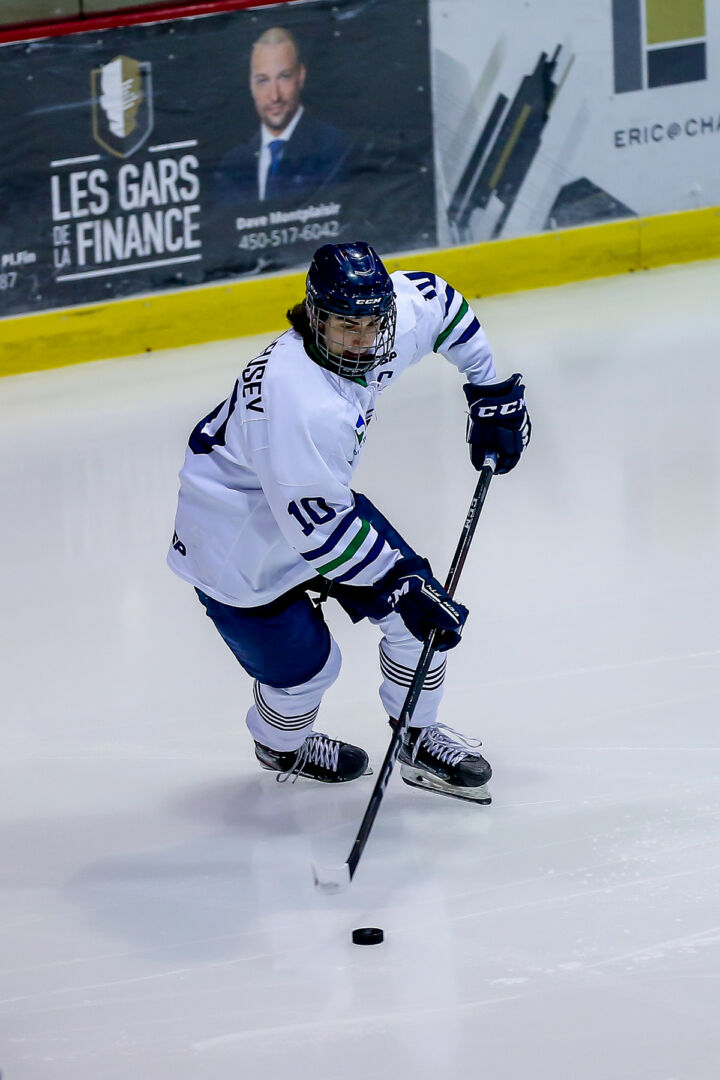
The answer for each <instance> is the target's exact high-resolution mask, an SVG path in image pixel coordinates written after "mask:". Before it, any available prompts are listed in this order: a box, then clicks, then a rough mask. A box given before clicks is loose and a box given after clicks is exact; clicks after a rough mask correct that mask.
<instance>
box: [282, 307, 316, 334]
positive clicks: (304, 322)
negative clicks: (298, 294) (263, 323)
mask: <svg viewBox="0 0 720 1080" xmlns="http://www.w3.org/2000/svg"><path fill="white" fill-rule="evenodd" d="M286 315H287V321H288V322H289V323H290V325H291V326H292V328H293V330H297V332H298V334H299V335H300V337H301V338H302V339H303V341H310V340H311V338H312V331H311V330H310V319H309V318H308V313H307V307H306V305H305V301H304V300H301V301H300V303H299V304H296V305H295V307H291V308H290V310H289V311H287V312H286Z"/></svg>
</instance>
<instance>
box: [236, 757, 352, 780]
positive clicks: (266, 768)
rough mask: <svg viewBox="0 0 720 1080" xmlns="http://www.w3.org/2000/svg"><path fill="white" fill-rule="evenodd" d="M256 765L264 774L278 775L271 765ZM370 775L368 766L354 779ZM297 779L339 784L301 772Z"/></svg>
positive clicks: (259, 763)
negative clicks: (272, 773)
mask: <svg viewBox="0 0 720 1080" xmlns="http://www.w3.org/2000/svg"><path fill="white" fill-rule="evenodd" d="M258 765H259V766H260V768H261V769H264V770H265V772H274V773H275V774H276V775H279V774H278V771H277V769H273V767H272V765H265V764H264V763H263V762H262V761H258ZM372 775H373V771H372V769H371V768H370V766H369V765H368V767H367V769H366V770H365V772H364V773H361V774H360V776H356V777H355V779H356V780H360V779H362V777H363V776H372ZM298 779H299V780H313V781H314V782H315V783H316V784H336V783H338V782H339V781H337V780H319V779H318V777H317V776H306V774H305V773H302V772H300V773H298ZM344 783H346V784H350V783H352V781H351V780H345V781H344Z"/></svg>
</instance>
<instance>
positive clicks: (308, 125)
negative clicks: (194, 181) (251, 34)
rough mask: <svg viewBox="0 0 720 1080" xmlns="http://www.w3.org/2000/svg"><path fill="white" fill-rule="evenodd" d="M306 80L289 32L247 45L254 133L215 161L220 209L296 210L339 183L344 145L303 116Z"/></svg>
mask: <svg viewBox="0 0 720 1080" xmlns="http://www.w3.org/2000/svg"><path fill="white" fill-rule="evenodd" d="M306 76H307V69H306V66H305V64H304V63H303V62H302V59H301V56H300V50H299V47H298V43H297V41H296V39H295V36H294V35H293V34H292V33H291V31H289V30H286V29H284V28H283V27H280V26H275V27H272V28H271V29H269V30H266V31H265V32H264V33H263V34H261V35H260V37H259V38H258V39H257V40H256V41H255V43H254V44H253V47H252V52H251V56H250V93H251V95H252V99H253V103H254V106H255V112H256V113H257V117H258V120H259V128H258V130H257V132H256V133H255V134H254V135H253V136H252V137H251V138H250V139H249V140H248V141H247V142H245V143H244V144H241V145H240V146H237V147H234V148H233V149H232V150H230V151H229V152H228V153H227V154H226V155H225V156H224V157H223V158H222V160H221V161H220V164H219V167H218V169H217V173H216V191H217V195H218V199H219V201H220V202H221V203H222V204H223V205H235V206H237V205H239V204H241V203H247V202H248V201H257V202H260V203H276V202H279V203H282V204H283V205H299V204H301V203H304V202H308V201H309V200H312V199H316V198H322V197H323V189H326V188H330V187H333V186H335V185H337V184H339V183H341V182H342V181H343V179H344V178H345V173H346V168H347V164H348V154H349V150H350V143H349V140H348V138H347V137H346V136H345V135H344V133H343V132H342V131H340V129H339V128H336V127H335V126H334V125H332V124H329V123H327V122H325V121H323V120H320V119H318V118H317V117H315V116H313V115H312V114H311V113H309V112H308V111H307V109H306V108H305V106H304V105H303V102H302V94H303V88H304V86H305V79H306Z"/></svg>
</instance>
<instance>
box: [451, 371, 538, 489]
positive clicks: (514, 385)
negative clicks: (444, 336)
mask: <svg viewBox="0 0 720 1080" xmlns="http://www.w3.org/2000/svg"><path fill="white" fill-rule="evenodd" d="M521 380H522V375H511V376H510V378H509V379H506V380H505V382H501V383H488V384H486V385H485V386H473V385H472V383H465V386H464V387H463V390H464V391H465V397H466V398H467V402H468V405H469V406H470V415H469V416H468V425H467V441H468V442H469V444H470V460H471V461H472V463H473V465H474V466H475V468H476V469H481V468H482V466H483V461H484V460H485V456H486V454H488V453H493V454H497V466H496V468H495V472H496V473H507V472H510V470H511V469H514V468H515V466H516V465H517V463H518V461H519V460H520V455H521V454H522V452H523V450H524V449H525V447H526V446H527V444H528V443H529V442H530V432H531V431H532V424H531V423H530V417H529V416H528V414H527V409H526V408H525V387H524V386H523V383H522V381H521Z"/></svg>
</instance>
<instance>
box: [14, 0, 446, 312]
mask: <svg viewBox="0 0 720 1080" xmlns="http://www.w3.org/2000/svg"><path fill="white" fill-rule="evenodd" d="M273 26H282V27H285V28H287V29H289V30H291V31H292V32H293V33H294V34H295V36H296V38H297V40H298V43H299V46H300V50H301V59H302V60H303V62H304V63H305V65H306V68H307V80H306V84H305V88H304V91H303V95H302V102H303V105H304V107H305V111H306V116H305V117H304V118H303V119H309V118H316V119H318V120H320V121H321V122H322V124H324V125H326V127H325V129H324V130H325V131H328V130H334V131H335V133H336V135H337V137H338V138H339V139H341V140H342V143H343V146H344V148H345V151H346V153H345V156H344V159H343V160H344V165H343V170H344V172H343V174H342V175H335V174H333V176H332V178H331V179H328V178H327V177H321V176H320V175H319V173H318V175H317V176H316V177H315V179H314V180H313V181H311V182H310V183H309V184H308V185H305V186H304V187H300V188H298V189H297V190H298V191H299V194H298V195H294V196H293V195H288V194H285V195H278V196H276V197H273V198H269V199H267V200H266V201H264V202H260V201H259V200H258V199H257V192H256V190H254V177H255V175H256V164H254V163H253V165H252V169H251V170H248V167H247V162H246V163H245V165H244V166H243V168H244V170H245V171H244V174H243V173H242V169H241V170H240V171H238V168H237V161H238V160H239V159H240V158H246V157H247V154H246V153H245V150H243V147H245V148H247V146H248V145H249V144H250V143H251V141H252V140H253V139H254V138H256V136H257V132H258V130H259V121H258V118H257V115H256V112H255V107H254V104H253V101H252V98H251V95H250V91H249V88H248V68H249V61H250V52H251V48H252V44H253V42H254V41H255V40H256V39H257V37H258V36H259V35H260V34H261V33H262V32H263V31H265V30H267V29H268V28H270V27H273ZM118 57H124V58H128V59H127V60H125V61H122V60H120V61H118V60H117V58H118ZM113 61H117V63H116V65H115V68H113V71H116V72H117V74H118V80H117V85H118V86H119V85H120V77H123V78H124V77H125V76H126V75H127V74H128V65H130V67H132V65H134V70H136V71H137V70H141V72H142V77H141V79H139V80H138V84H137V85H139V86H142V100H141V102H140V106H139V108H138V109H137V127H136V129H135V132H134V133H133V135H132V136H129V137H125V136H114V135H113V134H112V131H111V130H110V127H108V124H109V121H110V118H111V111H110V109H109V108H103V107H101V106H100V105H99V104H98V101H97V98H98V97H99V89H98V88H99V86H100V75H99V69H101V68H105V67H106V66H107V65H110V64H112V63H113ZM121 65H125V66H121ZM93 72H95V74H94V75H93ZM150 85H151V91H150ZM92 87H94V88H95V91H96V92H95V94H93V89H92ZM0 94H1V95H2V100H3V101H4V102H5V103H6V106H5V108H4V110H3V112H2V115H1V116H0V132H1V144H2V147H3V155H2V158H3V160H2V173H1V174H0V205H1V206H2V218H1V219H0V313H1V314H3V315H8V314H16V313H22V312H29V311H36V310H43V309H47V308H55V307H61V306H70V305H76V304H81V303H88V302H97V301H98V300H103V299H112V298H115V297H121V296H129V295H134V294H137V293H143V292H151V291H153V290H160V289H167V288H172V287H181V286H183V285H193V284H200V283H203V282H208V281H213V280H221V279H223V278H235V277H238V276H244V275H248V276H254V275H256V274H259V273H263V272H271V271H278V270H291V269H301V268H303V267H304V266H305V265H306V264H307V262H308V260H309V258H310V257H311V255H312V252H313V251H314V250H315V249H316V248H317V247H319V246H320V245H321V244H322V243H326V242H328V241H337V240H357V239H365V240H368V241H369V242H371V243H373V244H374V245H375V246H376V247H377V248H378V250H380V251H381V252H383V251H384V252H391V251H403V250H411V249H413V248H427V247H432V246H433V245H435V243H436V224H435V194H434V176H433V145H432V113H431V93H430V70H429V41H428V0H392V3H388V2H387V0H355V2H352V3H349V2H345V3H343V2H342V0H341V2H338V0H335V2H333V3H329V2H327V0H318V2H315V3H308V4H307V5H299V6H298V7H285V6H278V7H270V8H259V9H254V10H241V11H237V12H232V13H225V14H222V15H210V16H202V17H197V18H193V19H181V20H178V21H175V22H171V23H168V22H164V23H156V24H150V25H145V24H143V25H138V26H131V27H123V28H118V29H114V30H105V31H102V32H95V33H87V34H77V35H72V36H71V37H66V38H63V37H59V38H51V39H46V40H41V41H36V42H28V43H20V44H12V45H7V46H5V47H3V48H2V49H0ZM93 98H95V101H94V100H93ZM150 99H151V100H150ZM105 100H107V99H105ZM119 116H120V120H122V110H120V113H119ZM117 118H118V113H117V110H116V114H115V119H116V121H117ZM301 123H302V121H301ZM328 125H329V126H330V127H329V128H328ZM307 126H308V125H307V124H306V127H307ZM94 129H95V134H94ZM317 130H318V131H320V130H321V129H320V128H318V129H317ZM299 133H300V125H299V126H298V134H299ZM96 135H97V136H99V139H100V140H102V141H99V139H98V138H96ZM140 140H141V144H140V145H138V142H139V141H140ZM133 144H134V148H133ZM113 151H114V152H113ZM312 153H313V154H315V151H314V150H313V151H312ZM319 160H320V159H319V158H318V159H317V161H316V162H315V164H316V165H317V162H318V161H319ZM233 163H235V164H233ZM250 172H251V173H252V179H253V188H252V189H251V188H249V187H247V186H245V188H244V189H243V190H241V188H243V185H242V184H241V183H240V177H241V175H245V177H246V178H247V176H248V175H250ZM296 179H298V178H297V177H296ZM315 181H317V182H315ZM313 184H314V187H313ZM311 188H312V190H310V189H311ZM149 264H153V265H149Z"/></svg>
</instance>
